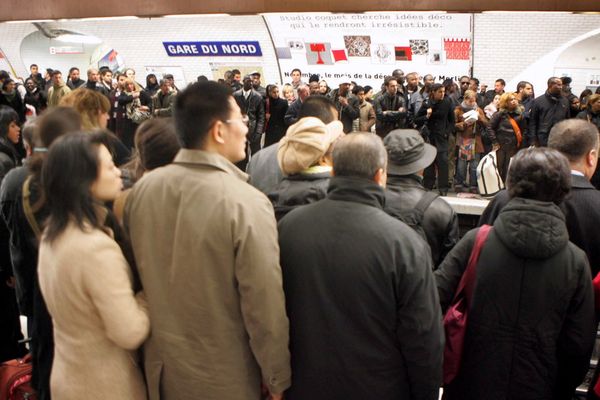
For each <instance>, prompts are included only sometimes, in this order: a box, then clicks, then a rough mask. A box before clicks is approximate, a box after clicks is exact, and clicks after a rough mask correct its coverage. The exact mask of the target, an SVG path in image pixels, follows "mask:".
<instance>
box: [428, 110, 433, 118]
mask: <svg viewBox="0 0 600 400" xmlns="http://www.w3.org/2000/svg"><path fill="white" fill-rule="evenodd" d="M431 113H433V108H431V107H430V108H428V109H427V118H429V117H431Z"/></svg>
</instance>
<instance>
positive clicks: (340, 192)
mask: <svg viewBox="0 0 600 400" xmlns="http://www.w3.org/2000/svg"><path fill="white" fill-rule="evenodd" d="M327 197H328V198H329V199H331V200H341V201H350V202H353V203H360V204H365V205H368V206H372V207H376V208H380V209H383V206H384V205H385V192H384V190H383V188H382V187H381V186H379V185H378V184H377V183H375V182H374V181H371V180H369V179H365V178H356V177H349V176H334V177H333V178H331V180H330V181H329V188H328V189H327Z"/></svg>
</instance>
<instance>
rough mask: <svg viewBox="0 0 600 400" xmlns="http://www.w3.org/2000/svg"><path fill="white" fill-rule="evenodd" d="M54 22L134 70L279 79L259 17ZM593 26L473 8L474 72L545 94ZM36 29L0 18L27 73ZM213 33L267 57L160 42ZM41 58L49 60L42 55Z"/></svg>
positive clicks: (1, 37) (590, 21) (580, 20)
mask: <svg viewBox="0 0 600 400" xmlns="http://www.w3.org/2000/svg"><path fill="white" fill-rule="evenodd" d="M51 25H52V26H60V27H62V28H64V29H73V30H76V31H79V32H82V33H87V34H90V35H95V36H97V37H99V38H101V39H103V40H104V42H105V43H106V44H108V45H109V46H112V47H113V48H115V49H116V50H117V51H118V52H119V54H121V55H123V57H124V58H125V61H126V64H127V66H128V67H133V68H134V69H136V71H143V67H144V66H146V65H154V66H181V67H183V69H184V71H185V75H186V80H187V81H188V82H190V81H193V80H195V78H196V77H197V76H198V75H206V76H208V77H209V78H211V77H212V71H211V68H210V65H209V62H220V63H227V64H242V65H244V64H246V65H250V64H251V65H256V64H262V66H263V71H264V76H263V83H264V82H279V80H280V75H279V70H278V66H277V60H276V59H275V53H274V51H273V47H272V44H271V40H270V37H269V33H268V31H267V28H266V26H265V24H264V22H263V18H262V17H261V16H214V17H211V16H205V17H198V16H194V17H184V18H172V19H164V18H163V19H161V20H160V28H158V26H157V25H158V23H157V20H156V19H148V18H144V19H133V20H111V21H65V22H54V23H51ZM595 29H600V15H577V14H562V13H504V14H475V18H474V39H473V46H474V59H473V73H474V76H476V77H478V78H479V79H480V81H481V82H482V83H487V84H488V85H490V87H491V86H493V83H494V80H495V79H496V78H504V79H505V80H506V81H507V83H509V87H508V88H509V89H510V90H514V86H515V84H516V82H517V81H518V80H521V79H526V80H530V81H532V82H533V83H534V84H535V86H536V92H537V94H541V93H542V92H543V91H544V90H545V81H546V80H547V78H548V77H549V76H551V75H552V74H554V70H553V55H552V53H553V52H556V49H557V48H559V47H560V46H562V45H564V44H565V43H567V42H569V41H570V40H573V39H574V38H577V37H578V36H580V35H582V34H585V33H588V32H590V31H593V30H595ZM35 30H36V28H35V27H34V26H33V25H32V24H29V23H18V24H7V23H1V24H0V48H2V50H3V51H4V52H5V53H6V55H7V56H8V59H9V60H11V61H12V62H13V64H14V67H15V69H16V70H17V72H18V73H19V74H23V75H24V76H25V75H27V74H28V72H27V67H26V66H25V65H23V63H22V62H21V61H20V49H19V46H20V43H21V40H22V38H23V37H25V36H26V35H27V34H28V33H30V32H33V31H35ZM211 40H213V41H228V40H247V41H249V40H257V41H259V42H260V44H261V48H262V51H263V57H258V58H257V57H233V58H230V57H219V58H218V59H215V58H213V59H210V58H208V57H168V56H167V54H166V52H165V50H164V47H163V46H162V41H211ZM549 54H550V56H548V55H549ZM554 59H555V58H554ZM15 60H16V61H15ZM2 61H3V60H0V68H6V67H5V65H4V64H3V63H2ZM39 64H40V66H41V67H44V68H45V67H47V65H44V62H43V60H40V61H39ZM50 67H51V66H50ZM528 68H529V70H527V69H528ZM526 70H527V71H526ZM422 72H423V71H422ZM524 73H525V75H523V74H524ZM138 76H139V75H138ZM142 79H143V78H142ZM142 79H139V80H142Z"/></svg>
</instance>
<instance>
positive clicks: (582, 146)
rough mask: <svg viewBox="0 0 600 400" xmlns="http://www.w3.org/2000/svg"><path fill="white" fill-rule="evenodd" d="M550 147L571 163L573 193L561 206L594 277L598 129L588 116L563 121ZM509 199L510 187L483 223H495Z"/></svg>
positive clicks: (599, 255) (599, 210)
mask: <svg viewBox="0 0 600 400" xmlns="http://www.w3.org/2000/svg"><path fill="white" fill-rule="evenodd" d="M548 147H551V148H554V149H556V150H558V151H560V152H561V153H563V154H564V155H565V156H566V157H567V158H568V159H569V163H570V164H571V179H572V182H571V186H572V187H571V194H570V195H569V196H568V197H567V198H566V199H565V200H564V202H563V203H562V204H561V205H560V207H561V209H562V211H563V213H564V214H565V217H566V223H567V230H568V231H569V240H570V241H571V242H573V243H575V244H576V245H577V246H579V247H580V248H581V249H582V250H583V251H585V253H586V254H587V256H588V259H589V261H590V268H591V272H592V277H594V276H596V275H597V274H598V272H600V239H599V237H598V227H600V192H599V191H598V190H596V188H594V186H592V184H591V183H590V178H591V177H592V175H593V174H594V171H595V170H596V164H597V162H598V130H597V129H596V127H595V126H594V125H593V124H591V123H589V122H587V121H584V120H578V119H570V120H567V121H562V122H560V123H558V124H556V125H555V126H554V128H552V131H550V136H549V140H548ZM508 201H509V198H508V193H507V191H506V190H503V191H501V192H500V193H498V194H497V195H496V197H494V199H493V200H492V201H491V202H490V204H488V206H487V207H486V209H485V210H484V212H483V214H482V215H481V217H480V219H479V225H483V224H488V225H491V224H492V223H493V222H494V221H495V219H496V217H497V216H498V214H500V211H501V210H502V209H503V208H504V206H506V204H507V203H508Z"/></svg>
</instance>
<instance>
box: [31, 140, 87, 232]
mask: <svg viewBox="0 0 600 400" xmlns="http://www.w3.org/2000/svg"><path fill="white" fill-rule="evenodd" d="M98 152H99V150H98V145H97V144H96V143H93V141H92V136H91V135H89V134H86V133H74V134H71V135H66V136H63V137H62V138H60V139H59V140H57V141H56V142H55V143H54V145H53V146H52V148H51V149H50V151H49V152H48V157H47V159H46V162H45V163H44V166H43V168H42V187H43V193H44V197H45V199H46V204H47V206H48V210H49V213H50V216H49V218H48V222H47V227H46V230H45V237H46V239H47V240H49V241H53V240H54V239H56V237H57V236H58V235H59V234H60V233H61V232H62V231H63V230H64V229H65V227H66V226H67V224H68V223H69V221H70V220H74V221H75V222H76V223H77V225H78V226H79V227H80V228H83V224H84V223H85V222H88V223H91V224H92V225H93V226H97V225H98V219H97V216H96V213H95V210H94V200H93V198H92V194H91V190H90V189H91V186H92V183H93V182H94V181H95V180H96V178H97V176H98V163H99V156H98Z"/></svg>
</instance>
